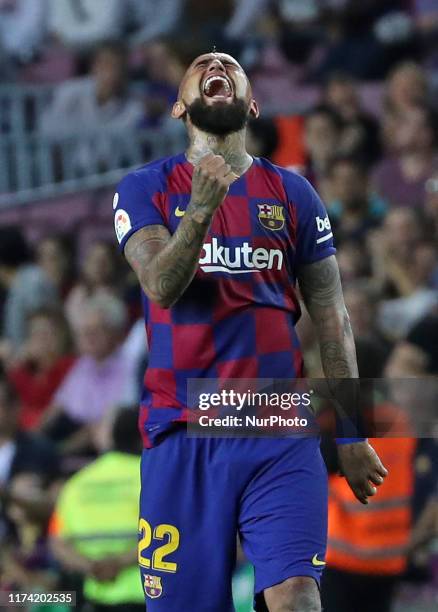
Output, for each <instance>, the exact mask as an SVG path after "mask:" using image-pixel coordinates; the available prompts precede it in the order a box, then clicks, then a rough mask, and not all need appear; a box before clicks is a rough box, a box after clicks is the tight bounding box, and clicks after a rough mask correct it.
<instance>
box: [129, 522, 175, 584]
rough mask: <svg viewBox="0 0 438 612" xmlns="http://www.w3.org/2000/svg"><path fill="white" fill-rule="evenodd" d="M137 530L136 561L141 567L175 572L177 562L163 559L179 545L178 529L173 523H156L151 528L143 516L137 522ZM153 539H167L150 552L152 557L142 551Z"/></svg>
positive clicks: (144, 550) (145, 549)
mask: <svg viewBox="0 0 438 612" xmlns="http://www.w3.org/2000/svg"><path fill="white" fill-rule="evenodd" d="M138 531H139V534H140V540H139V543H138V563H139V565H141V567H144V568H147V569H150V568H152V569H155V570H160V571H162V572H172V573H173V572H176V570H177V567H178V566H177V564H176V563H174V562H173V561H165V560H164V559H165V558H166V557H168V556H169V555H170V554H172V553H173V552H175V551H176V550H177V549H178V547H179V540H180V536H179V531H178V529H177V528H176V527H175V526H174V525H167V524H165V523H163V524H161V525H157V526H156V527H155V528H154V530H152V527H151V525H150V524H149V523H148V522H147V521H146V520H145V519H143V518H141V519H140V521H139V523H138ZM153 540H155V541H156V540H161V541H162V540H167V541H166V542H165V543H164V544H162V545H161V546H158V548H156V549H155V550H154V552H153V553H152V558H148V557H145V556H144V553H145V552H146V551H147V549H148V548H149V547H150V545H151V544H152V541H153Z"/></svg>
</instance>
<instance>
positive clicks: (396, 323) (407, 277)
mask: <svg viewBox="0 0 438 612" xmlns="http://www.w3.org/2000/svg"><path fill="white" fill-rule="evenodd" d="M386 261H387V266H388V270H389V273H390V274H391V273H392V274H393V276H392V278H391V279H390V282H391V281H392V282H393V283H394V286H396V287H397V288H398V289H399V291H400V292H404V293H401V295H400V296H398V297H394V298H392V299H388V300H382V302H381V304H380V307H379V313H378V318H379V325H380V328H381V329H382V331H383V332H384V333H385V334H386V335H387V336H388V337H392V338H393V339H397V338H401V337H404V336H405V335H406V334H407V333H408V332H409V330H410V329H411V327H412V326H413V325H414V324H415V323H416V322H417V321H419V320H420V319H421V318H423V317H424V316H425V315H427V314H428V313H429V312H431V311H432V310H433V309H434V308H435V307H436V306H437V305H438V290H437V289H435V288H434V287H433V286H432V281H433V276H434V273H435V272H436V266H437V249H436V246H435V245H434V244H432V243H428V242H425V241H421V242H419V243H418V244H417V245H415V247H414V248H413V249H412V250H411V252H410V256H409V261H406V266H405V268H404V269H403V268H402V267H401V264H399V265H398V264H397V261H396V260H393V261H392V262H391V263H390V259H387V260H386ZM391 266H392V269H391Z"/></svg>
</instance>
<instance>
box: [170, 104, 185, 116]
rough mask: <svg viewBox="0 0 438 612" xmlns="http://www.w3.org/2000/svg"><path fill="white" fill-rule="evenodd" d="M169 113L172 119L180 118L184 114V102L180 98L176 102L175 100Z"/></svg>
mask: <svg viewBox="0 0 438 612" xmlns="http://www.w3.org/2000/svg"><path fill="white" fill-rule="evenodd" d="M171 114H172V117H173V118H174V119H182V118H183V117H184V115H185V114H186V107H185V104H184V102H182V101H181V100H177V102H175V104H174V105H173V108H172V113H171Z"/></svg>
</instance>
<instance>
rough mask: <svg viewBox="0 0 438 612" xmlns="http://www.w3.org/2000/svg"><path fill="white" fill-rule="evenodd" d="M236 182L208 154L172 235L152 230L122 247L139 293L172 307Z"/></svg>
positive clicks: (225, 167) (161, 228)
mask: <svg viewBox="0 0 438 612" xmlns="http://www.w3.org/2000/svg"><path fill="white" fill-rule="evenodd" d="M235 179H236V175H235V174H233V172H232V171H231V167H230V166H229V165H228V164H226V163H225V160H224V159H223V158H222V157H220V156H219V155H212V154H210V155H207V156H206V157H204V158H203V159H202V160H201V162H200V163H199V165H198V166H197V167H196V169H195V171H194V173H193V181H192V196H191V199H190V203H189V205H188V207H187V210H186V213H185V215H184V217H183V218H182V219H181V222H180V224H179V226H178V228H177V230H176V232H175V233H174V234H173V236H171V235H170V233H169V231H168V230H167V229H166V228H165V227H164V226H162V225H150V226H148V227H144V228H142V229H140V230H138V231H137V232H135V234H133V235H132V236H131V237H130V238H129V240H128V242H127V243H126V246H125V256H126V258H127V260H128V262H129V263H130V265H131V267H132V268H133V270H134V272H135V273H136V275H137V278H138V280H139V282H140V285H141V287H142V289H143V291H144V292H145V293H146V295H147V296H148V297H149V298H150V299H151V300H152V301H154V302H156V303H157V304H159V305H160V306H162V307H163V308H169V307H170V306H172V305H173V304H175V302H177V301H178V299H179V298H180V296H181V295H182V294H183V292H184V291H185V289H186V288H187V286H188V285H189V284H190V282H191V280H192V279H193V277H194V275H195V272H196V269H197V266H198V260H199V255H200V253H201V250H202V246H203V244H204V240H205V237H206V235H207V232H208V229H209V227H210V223H211V221H212V218H213V215H214V213H215V212H216V210H217V208H218V207H219V206H220V205H221V203H222V202H223V200H224V199H225V196H226V195H227V193H228V188H229V186H230V184H231V183H232V182H233V181H234V180H235Z"/></svg>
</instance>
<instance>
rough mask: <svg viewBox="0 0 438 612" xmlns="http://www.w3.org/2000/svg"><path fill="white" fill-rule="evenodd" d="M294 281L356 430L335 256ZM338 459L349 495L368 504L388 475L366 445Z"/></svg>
mask: <svg viewBox="0 0 438 612" xmlns="http://www.w3.org/2000/svg"><path fill="white" fill-rule="evenodd" d="M298 280H299V284H300V289H301V293H302V295H303V299H304V303H305V305H306V307H307V309H308V311H309V314H310V317H311V319H312V321H313V324H314V325H315V329H316V333H317V337H318V341H319V345H320V351H321V361H322V366H323V369H324V374H325V376H326V378H327V382H328V385H329V388H330V391H331V394H332V396H333V398H334V399H335V400H336V401H337V403H338V406H340V408H341V410H342V411H343V414H342V415H341V416H342V418H345V417H347V418H349V419H350V420H351V421H352V422H353V423H354V424H357V423H358V422H359V420H360V414H359V390H358V385H359V378H358V377H359V374H358V369H357V362H356V351H355V348H354V338H353V333H352V330H351V326H350V320H349V318H348V313H347V309H346V308H345V304H344V297H343V294H342V287H341V279H340V276H339V268H338V264H337V262H336V258H335V256H334V255H332V256H330V257H327V258H325V259H322V260H321V261H317V262H315V263H312V264H308V265H304V266H302V267H301V269H300V270H299V272H298ZM343 379H353V380H350V382H347V381H346V380H343ZM354 379H356V381H357V382H355V381H354ZM338 455H339V463H340V466H341V470H342V473H343V474H344V476H345V477H346V479H347V481H348V483H349V485H350V487H351V489H352V491H353V493H354V494H355V495H356V497H357V499H358V500H359V501H361V502H362V503H363V504H367V503H368V497H369V496H372V495H375V493H376V488H375V487H374V486H373V484H374V485H380V484H382V482H383V479H384V477H385V476H386V475H387V471H386V469H385V468H384V467H383V465H382V463H381V461H380V459H379V457H378V456H377V454H376V452H375V451H374V449H373V448H372V446H370V444H368V442H366V441H362V442H356V443H351V444H342V445H339V446H338Z"/></svg>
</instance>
